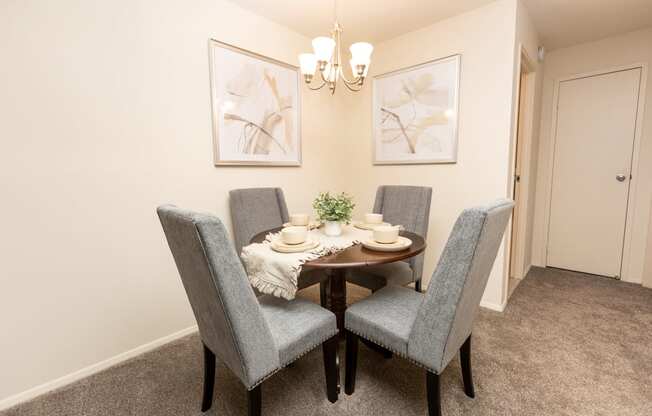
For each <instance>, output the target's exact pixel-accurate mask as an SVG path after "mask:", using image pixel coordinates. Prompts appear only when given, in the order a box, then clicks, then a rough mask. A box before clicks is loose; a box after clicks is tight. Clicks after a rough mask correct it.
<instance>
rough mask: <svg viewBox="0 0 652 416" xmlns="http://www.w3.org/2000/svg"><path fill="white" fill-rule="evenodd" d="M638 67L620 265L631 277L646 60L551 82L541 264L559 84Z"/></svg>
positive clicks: (624, 274) (545, 246)
mask: <svg viewBox="0 0 652 416" xmlns="http://www.w3.org/2000/svg"><path fill="white" fill-rule="evenodd" d="M638 68H640V69H641V82H640V84H639V89H638V108H637V111H636V124H635V126H634V129H635V130H634V149H633V153H632V167H631V175H632V179H631V181H630V184H629V195H628V197H627V217H626V220H625V238H624V242H623V255H622V260H621V266H620V280H624V281H632V278H631V276H630V265H631V263H632V255H631V247H632V236H633V233H632V226H633V222H634V214H635V201H636V197H637V195H638V192H639V190H638V184H639V183H640V181H639V179H640V178H639V159H640V150H641V140H642V133H643V121H644V115H645V97H646V88H647V64H646V63H633V64H629V65H619V66H614V67H609V68H605V69H600V70H595V71H589V72H582V73H578V74H574V75H570V76H565V77H560V78H557V79H555V80H554V86H553V96H552V111H551V116H552V119H551V130H550V131H551V132H552V133H551V135H550V136H551V141H550V146H549V148H548V149H547V150H548V152H547V153H548V154H547V155H546V156H547V160H548V163H546V166H545V171H544V172H542V174H543V175H545V178H544V179H545V182H544V183H545V185H546V188H545V189H542V190H541V192H543V197H544V198H543V201H544V203H545V206H544V213H543V216H542V217H543V224H542V228H543V234H542V240H543V241H542V244H541V246H540V250H541V252H540V253H539V255H540V259H542V260H543V262H544V265H545V266H546V267H547V265H548V233H549V231H550V205H551V199H552V182H553V169H554V164H555V149H556V147H557V119H558V116H559V114H558V104H559V87H560V85H561V83H562V82H564V81H572V80H576V79H582V78H589V77H594V76H599V75H607V74H611V73H614V72H621V71H628V70H632V69H638Z"/></svg>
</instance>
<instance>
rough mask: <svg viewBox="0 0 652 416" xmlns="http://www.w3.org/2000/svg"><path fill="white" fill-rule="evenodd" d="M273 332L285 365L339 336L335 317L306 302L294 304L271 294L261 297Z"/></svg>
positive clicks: (296, 301)
mask: <svg viewBox="0 0 652 416" xmlns="http://www.w3.org/2000/svg"><path fill="white" fill-rule="evenodd" d="M258 302H259V303H260V309H261V310H262V312H263V316H264V317H265V320H266V321H267V325H268V326H269V329H270V330H271V332H272V338H273V339H274V343H275V344H276V347H277V348H278V351H279V359H280V363H281V365H282V366H284V365H286V364H289V363H291V362H292V361H294V360H296V359H297V358H299V357H300V356H302V355H303V354H305V353H307V352H308V351H310V350H312V349H313V348H315V347H317V346H319V345H320V344H321V343H322V342H324V341H325V340H327V339H329V338H331V337H332V336H334V335H335V334H337V323H336V321H335V315H334V314H333V313H332V312H330V311H328V310H326V309H324V308H322V307H321V306H319V305H317V304H315V303H312V302H309V301H307V300H305V299H300V298H296V299H294V300H291V301H287V300H285V299H280V298H277V297H274V296H270V295H264V296H261V297H259V298H258Z"/></svg>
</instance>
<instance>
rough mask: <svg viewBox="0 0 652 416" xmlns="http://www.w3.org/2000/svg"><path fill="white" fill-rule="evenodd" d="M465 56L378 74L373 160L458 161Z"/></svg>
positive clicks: (375, 84) (374, 106)
mask: <svg viewBox="0 0 652 416" xmlns="http://www.w3.org/2000/svg"><path fill="white" fill-rule="evenodd" d="M460 60H461V58H460V55H454V56H450V57H447V58H443V59H437V60H435V61H430V62H426V63H424V64H421V65H417V66H413V67H410V68H406V69H401V70H398V71H394V72H390V73H387V74H383V75H379V76H376V77H374V89H373V95H374V98H373V142H374V150H373V154H374V156H373V162H374V164H376V165H394V164H424V163H455V162H456V161H457V125H458V110H459V89H460Z"/></svg>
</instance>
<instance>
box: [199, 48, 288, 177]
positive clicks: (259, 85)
mask: <svg viewBox="0 0 652 416" xmlns="http://www.w3.org/2000/svg"><path fill="white" fill-rule="evenodd" d="M208 49H209V68H210V86H211V110H212V126H213V158H214V164H215V165H216V166H228V165H240V166H261V165H262V166H301V89H300V82H299V81H300V77H299V70H298V67H296V66H293V65H290V64H287V63H284V62H281V61H277V60H275V59H271V58H268V57H265V56H262V55H259V54H257V53H254V52H250V51H247V50H244V49H241V48H238V47H236V46H233V45H229V44H227V43H224V42H220V41H217V40H214V39H211V40H209V47H208Z"/></svg>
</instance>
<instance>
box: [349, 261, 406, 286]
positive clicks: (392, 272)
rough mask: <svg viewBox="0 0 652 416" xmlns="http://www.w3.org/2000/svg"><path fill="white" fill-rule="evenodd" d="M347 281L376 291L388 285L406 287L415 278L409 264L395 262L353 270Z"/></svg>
mask: <svg viewBox="0 0 652 416" xmlns="http://www.w3.org/2000/svg"><path fill="white" fill-rule="evenodd" d="M346 280H347V281H348V282H350V283H354V284H356V285H358V286H362V287H366V288H367V289H370V290H373V291H375V290H378V289H380V288H382V287H385V286H388V285H393V286H405V285H407V284H410V283H412V282H414V277H413V273H412V268H411V267H410V264H409V263H406V262H404V261H395V262H394V263H387V264H379V265H376V266H367V267H361V268H357V269H352V270H350V271H348V272H347V275H346Z"/></svg>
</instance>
